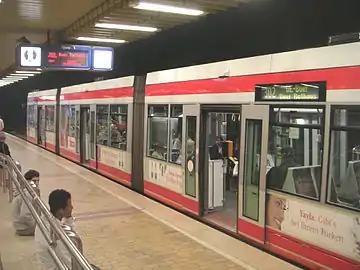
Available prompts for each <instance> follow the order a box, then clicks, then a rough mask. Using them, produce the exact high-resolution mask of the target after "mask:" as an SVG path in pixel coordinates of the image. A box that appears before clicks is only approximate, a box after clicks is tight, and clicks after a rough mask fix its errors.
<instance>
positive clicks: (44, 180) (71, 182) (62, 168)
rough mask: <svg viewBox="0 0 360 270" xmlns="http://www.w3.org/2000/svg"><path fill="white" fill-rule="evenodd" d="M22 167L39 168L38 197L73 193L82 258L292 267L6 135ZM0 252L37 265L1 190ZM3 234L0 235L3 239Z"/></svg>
mask: <svg viewBox="0 0 360 270" xmlns="http://www.w3.org/2000/svg"><path fill="white" fill-rule="evenodd" d="M8 143H9V145H10V148H11V151H12V154H13V156H14V157H15V159H17V160H19V161H20V162H21V164H22V167H23V171H25V170H27V169H30V168H32V169H37V170H39V171H40V172H41V183H40V187H41V196H42V198H43V200H44V201H45V202H47V196H48V194H49V193H50V192H51V190H53V189H55V188H64V189H67V190H68V191H70V192H71V193H72V196H73V204H74V216H75V217H76V218H77V231H78V233H79V234H80V235H81V237H82V239H83V243H84V252H85V255H86V257H87V258H88V259H89V260H90V261H91V262H92V263H94V264H96V265H98V266H99V267H100V268H101V269H102V270H105V269H119V270H122V269H136V270H137V269H169V270H171V269H186V270H190V269H200V270H201V269H214V270H215V269H216V270H217V269H219V270H222V269H239V270H242V269H267V270H268V269H297V268H296V267H294V266H292V265H290V264H288V263H286V262H283V261H281V260H279V259H277V258H275V257H272V256H270V255H268V254H266V253H264V252H262V251H259V250H257V249H255V248H253V247H251V246H248V245H246V244H245V243H242V242H241V241H238V240H236V239H233V238H231V237H229V236H227V235H224V234H222V233H220V232H218V231H216V230H214V229H211V228H209V227H208V226H206V225H204V224H201V223H199V222H197V221H195V220H193V219H190V218H188V217H186V216H184V215H182V214H180V213H178V212H176V211H173V210H171V209H169V208H167V207H165V206H163V205H161V204H158V203H156V202H154V201H152V200H150V199H147V198H145V197H143V196H141V195H139V194H136V193H134V192H132V191H131V190H129V189H126V188H124V187H122V186H120V185H118V184H116V183H113V182H111V181H109V180H107V179H106V178H103V177H101V176H99V175H97V174H94V173H92V172H90V171H88V170H86V169H84V168H82V167H79V166H77V165H76V164H74V163H71V162H69V161H67V160H65V159H62V158H60V157H57V156H56V155H54V154H51V153H49V152H47V151H45V150H42V149H40V148H38V147H36V146H33V145H31V144H29V143H26V142H24V141H22V140H20V139H17V138H12V137H10V136H9V137H8ZM0 202H1V205H3V206H4V205H5V207H1V210H0V214H1V216H2V219H1V223H0V229H1V231H0V252H1V254H2V259H3V262H4V268H5V270H19V269H37V268H36V266H34V263H35V262H34V261H35V256H34V254H33V253H34V252H33V241H32V239H31V238H27V239H26V238H19V237H16V236H15V235H14V234H13V230H12V227H11V220H10V215H11V213H10V205H8V204H7V202H6V198H5V196H4V195H3V194H1V195H0ZM3 239H4V240H5V241H3Z"/></svg>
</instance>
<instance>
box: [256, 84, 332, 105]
mask: <svg viewBox="0 0 360 270" xmlns="http://www.w3.org/2000/svg"><path fill="white" fill-rule="evenodd" d="M325 92H326V83H325V82H309V83H290V84H265V85H256V89H255V100H256V101H325Z"/></svg>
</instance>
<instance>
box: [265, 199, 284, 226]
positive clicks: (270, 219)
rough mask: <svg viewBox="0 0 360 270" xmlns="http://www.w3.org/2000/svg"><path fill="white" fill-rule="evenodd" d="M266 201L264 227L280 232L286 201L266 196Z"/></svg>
mask: <svg viewBox="0 0 360 270" xmlns="http://www.w3.org/2000/svg"><path fill="white" fill-rule="evenodd" d="M266 201H267V209H266V225H268V226H270V227H272V228H274V229H277V230H281V224H282V222H283V221H284V211H285V210H286V199H285V198H280V197H278V196H276V195H272V194H267V197H266Z"/></svg>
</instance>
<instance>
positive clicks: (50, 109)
mask: <svg viewBox="0 0 360 270" xmlns="http://www.w3.org/2000/svg"><path fill="white" fill-rule="evenodd" d="M45 120H46V124H45V130H46V131H50V132H55V106H45Z"/></svg>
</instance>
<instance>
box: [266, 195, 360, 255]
mask: <svg viewBox="0 0 360 270" xmlns="http://www.w3.org/2000/svg"><path fill="white" fill-rule="evenodd" d="M266 202H267V205H266V225H267V227H268V228H271V229H275V230H278V231H281V232H282V233H284V234H286V235H289V236H292V237H294V238H296V239H299V240H302V241H304V242H305V243H311V244H313V245H315V246H318V247H321V248H323V249H326V250H330V251H332V252H335V253H337V254H341V255H343V256H346V257H348V258H351V259H354V260H356V261H360V216H359V215H356V214H355V213H354V214H351V213H349V212H345V211H344V210H342V209H334V208H329V207H326V206H323V205H320V204H319V203H318V202H311V201H309V200H306V199H301V198H296V197H294V196H291V195H289V196H286V195H284V196H282V195H278V194H273V193H268V194H267V197H266Z"/></svg>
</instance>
